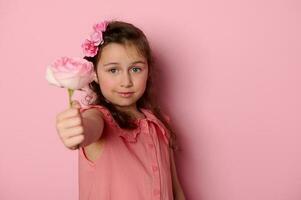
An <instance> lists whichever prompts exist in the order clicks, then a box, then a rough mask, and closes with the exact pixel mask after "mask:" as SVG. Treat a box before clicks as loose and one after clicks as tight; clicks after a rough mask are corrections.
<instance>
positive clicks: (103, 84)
mask: <svg viewBox="0 0 301 200" xmlns="http://www.w3.org/2000/svg"><path fill="white" fill-rule="evenodd" d="M99 79H100V80H99V86H100V88H101V90H102V91H106V90H111V89H112V88H114V86H115V82H114V81H113V79H112V78H107V77H105V76H102V77H100V78H99Z"/></svg>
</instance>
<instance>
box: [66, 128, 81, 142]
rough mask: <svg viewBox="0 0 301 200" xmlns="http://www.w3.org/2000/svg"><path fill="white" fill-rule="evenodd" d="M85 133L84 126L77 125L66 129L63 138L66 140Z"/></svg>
mask: <svg viewBox="0 0 301 200" xmlns="http://www.w3.org/2000/svg"><path fill="white" fill-rule="evenodd" d="M83 134H84V128H83V127H82V126H76V127H72V128H68V129H66V130H65V131H64V134H63V135H62V138H63V139H65V140H66V139H69V138H72V137H75V136H78V135H83Z"/></svg>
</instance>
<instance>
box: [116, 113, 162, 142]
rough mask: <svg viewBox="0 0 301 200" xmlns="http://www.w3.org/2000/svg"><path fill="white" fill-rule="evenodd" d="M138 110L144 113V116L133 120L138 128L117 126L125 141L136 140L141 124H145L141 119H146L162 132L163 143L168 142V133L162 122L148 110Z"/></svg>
mask: <svg viewBox="0 0 301 200" xmlns="http://www.w3.org/2000/svg"><path fill="white" fill-rule="evenodd" d="M140 110H141V112H142V113H143V114H144V115H145V118H139V119H137V120H135V123H137V124H138V128H136V129H134V130H124V129H121V128H119V129H120V130H119V131H118V132H119V136H120V137H122V138H123V139H125V140H126V141H127V142H131V143H135V142H137V136H138V134H140V132H141V128H142V126H144V125H145V124H143V121H145V120H148V121H151V122H153V123H155V124H156V125H157V126H158V127H159V129H160V132H161V134H163V138H164V141H165V143H167V144H168V135H167V130H166V129H165V126H164V124H163V123H162V122H161V121H160V120H159V119H158V118H157V117H156V116H155V115H154V114H153V113H152V112H151V111H150V110H148V109H144V108H141V109H140Z"/></svg>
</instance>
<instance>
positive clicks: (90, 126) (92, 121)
mask: <svg viewBox="0 0 301 200" xmlns="http://www.w3.org/2000/svg"><path fill="white" fill-rule="evenodd" d="M81 115H82V121H83V127H84V137H85V138H84V141H83V142H82V143H81V144H80V146H81V147H85V146H88V145H90V144H93V143H94V142H96V141H98V140H99V139H100V138H101V135H102V131H103V128H104V120H103V114H102V113H101V112H100V111H98V110H97V109H95V108H92V109H88V110H85V111H84V112H82V113H81Z"/></svg>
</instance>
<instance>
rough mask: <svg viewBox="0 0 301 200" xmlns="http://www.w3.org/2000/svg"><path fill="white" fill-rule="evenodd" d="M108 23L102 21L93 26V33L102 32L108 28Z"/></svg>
mask: <svg viewBox="0 0 301 200" xmlns="http://www.w3.org/2000/svg"><path fill="white" fill-rule="evenodd" d="M108 24H109V22H108V21H103V22H100V23H97V24H94V25H93V29H94V31H95V32H104V31H105V30H106V28H107V26H108Z"/></svg>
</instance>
